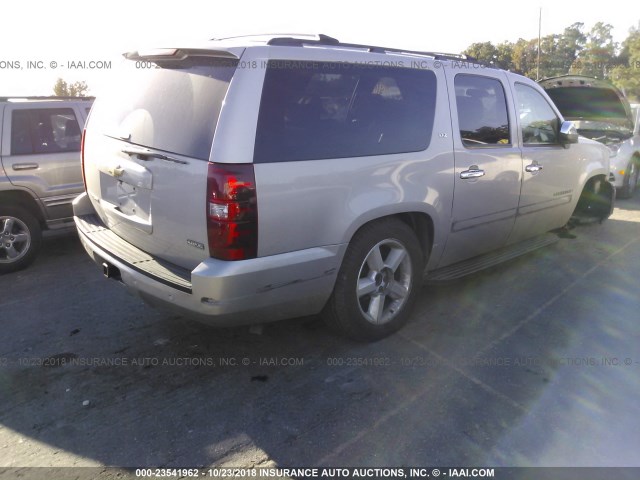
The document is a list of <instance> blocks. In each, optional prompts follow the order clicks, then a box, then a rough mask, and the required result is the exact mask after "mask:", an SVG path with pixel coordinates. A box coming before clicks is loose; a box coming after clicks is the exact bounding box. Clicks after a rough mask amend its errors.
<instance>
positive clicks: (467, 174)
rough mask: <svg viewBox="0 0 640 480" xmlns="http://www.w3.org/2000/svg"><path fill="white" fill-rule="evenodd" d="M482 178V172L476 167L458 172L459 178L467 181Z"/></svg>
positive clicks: (472, 166)
mask: <svg viewBox="0 0 640 480" xmlns="http://www.w3.org/2000/svg"><path fill="white" fill-rule="evenodd" d="M478 177H484V170H480V169H479V168H478V166H477V165H471V166H470V167H469V170H465V171H464V172H460V178H462V179H463V180H467V179H469V178H478Z"/></svg>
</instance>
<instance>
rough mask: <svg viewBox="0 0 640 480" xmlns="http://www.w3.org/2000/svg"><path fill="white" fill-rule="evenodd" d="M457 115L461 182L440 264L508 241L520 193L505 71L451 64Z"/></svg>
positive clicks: (518, 160) (456, 144) (449, 77)
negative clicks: (466, 70)
mask: <svg viewBox="0 0 640 480" xmlns="http://www.w3.org/2000/svg"><path fill="white" fill-rule="evenodd" d="M447 83H448V88H449V97H450V99H451V104H452V108H451V110H452V117H453V121H454V139H453V141H454V153H455V170H454V175H455V186H454V200H453V210H452V222H451V231H450V234H449V239H448V240H447V245H446V248H445V252H444V255H443V258H442V260H441V262H440V266H444V265H447V264H450V263H453V262H456V261H459V260H463V259H465V258H470V257H474V256H476V255H480V254H483V253H485V252H488V251H490V250H493V249H495V248H499V247H500V246H502V245H504V244H505V243H506V241H507V238H508V236H509V234H510V233H511V229H512V227H513V224H514V220H515V215H516V211H517V208H518V198H519V195H520V183H521V179H522V175H521V155H520V149H519V148H518V144H517V137H516V136H515V133H514V128H513V125H514V123H515V122H514V120H513V118H514V111H513V108H512V102H510V101H508V100H507V99H508V97H507V94H508V88H507V87H506V79H505V75H504V72H501V71H499V70H490V69H486V70H485V71H483V72H482V74H481V75H480V74H478V75H476V74H468V73H460V70H459V69H458V70H455V69H447Z"/></svg>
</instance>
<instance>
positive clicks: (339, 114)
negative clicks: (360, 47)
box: [254, 61, 436, 163]
mask: <svg viewBox="0 0 640 480" xmlns="http://www.w3.org/2000/svg"><path fill="white" fill-rule="evenodd" d="M435 99H436V77H435V75H434V73H433V72H431V71H429V70H410V69H406V68H385V67H378V66H367V65H354V64H344V63H322V62H289V61H271V62H269V65H268V68H267V72H266V77H265V82H264V87H263V92H262V101H261V105H260V113H259V116H258V129H257V134H256V145H255V154H254V162H257V163H260V162H263V163H266V162H286V161H296V160H316V159H328V158H342V157H359V156H365V155H384V154H390V153H403V152H415V151H421V150H424V149H426V148H427V147H428V146H429V142H430V140H431V130H432V128H433V119H434V114H435Z"/></svg>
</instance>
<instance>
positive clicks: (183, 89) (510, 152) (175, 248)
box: [74, 35, 614, 340]
mask: <svg viewBox="0 0 640 480" xmlns="http://www.w3.org/2000/svg"><path fill="white" fill-rule="evenodd" d="M126 57H127V58H129V59H131V61H132V65H133V66H135V67H139V68H137V69H136V68H133V69H132V75H131V76H127V77H125V78H123V79H122V83H121V84H120V85H115V86H114V87H113V90H112V93H111V95H109V96H106V97H104V98H98V99H97V101H96V103H95V105H94V108H93V110H92V112H91V115H90V118H89V120H88V123H87V128H86V131H85V135H84V151H83V159H84V160H83V161H84V174H85V180H86V190H87V191H86V193H85V194H83V195H81V196H80V197H79V198H77V199H76V200H75V202H74V213H75V220H76V224H77V227H78V232H79V234H80V238H81V239H82V242H83V244H84V246H85V248H86V249H87V251H88V253H89V254H90V255H91V256H92V258H93V259H94V260H95V261H96V263H98V265H100V266H101V267H102V269H103V273H104V275H105V276H107V277H109V278H112V279H116V280H118V281H121V282H122V283H123V284H124V285H126V286H127V287H129V288H130V289H132V290H134V291H135V292H137V293H138V294H140V296H141V297H142V298H143V299H145V300H146V301H148V302H149V303H151V304H154V305H159V306H162V307H166V308H171V309H173V310H176V311H178V312H181V313H184V314H186V315H188V316H190V317H193V318H198V319H200V320H202V321H204V322H207V323H210V324H214V325H224V324H226V325H229V324H233V325H237V324H246V323H256V322H265V321H270V320H278V319H283V318H288V317H296V316H303V315H310V314H317V313H320V312H324V315H325V318H327V321H328V323H329V324H330V325H331V326H333V327H335V328H337V329H338V330H339V331H340V332H342V333H344V334H346V335H348V336H350V337H353V338H357V339H364V340H375V339H379V338H382V337H384V336H386V335H388V334H390V333H392V332H394V331H395V330H397V329H398V328H400V326H401V325H402V324H403V323H404V322H405V321H406V320H407V317H408V315H409V312H410V309H411V306H412V304H413V302H414V300H415V298H416V296H417V295H418V294H419V292H420V284H421V281H422V279H423V277H424V276H426V275H437V276H438V278H444V277H448V278H451V277H454V276H456V275H460V274H461V273H468V272H471V271H474V270H477V269H478V268H481V267H483V266H488V265H492V264H495V262H497V261H499V260H501V259H504V258H512V256H513V254H514V253H523V252H525V251H530V250H531V249H532V248H535V247H537V246H540V245H541V244H542V243H545V241H538V240H530V239H531V238H532V237H536V236H537V235H540V234H543V233H544V232H547V231H548V230H551V229H555V228H558V227H562V226H563V225H565V224H566V223H567V221H568V220H569V218H570V217H571V215H572V214H573V213H574V211H575V210H576V209H579V210H580V211H581V212H582V213H583V214H584V213H586V214H590V215H594V216H597V217H598V218H601V219H604V218H607V217H608V216H609V215H610V213H611V210H612V208H613V192H614V190H613V187H612V186H611V184H610V183H609V182H608V175H609V150H608V149H607V148H606V147H604V146H603V145H601V144H599V143H597V142H594V141H591V140H587V139H580V140H579V139H578V135H577V133H576V131H575V129H574V128H573V126H572V124H571V123H569V122H564V121H563V118H562V116H561V115H560V113H559V112H558V110H557V109H556V108H555V106H554V105H553V103H552V102H551V101H550V100H549V98H548V97H547V95H546V94H545V93H544V90H542V88H541V87H540V86H539V85H537V84H536V83H535V82H532V81H531V80H529V79H527V78H524V77H521V76H518V75H514V74H511V73H508V72H505V71H502V70H498V69H493V68H488V67H484V66H483V65H480V64H477V63H473V62H471V61H470V60H469V59H466V58H465V57H461V56H450V55H442V54H434V53H429V52H409V51H402V50H395V49H389V48H384V47H374V46H366V45H354V44H344V43H340V42H338V41H337V40H335V39H333V38H331V37H327V36H324V35H320V36H300V37H277V36H275V37H243V38H235V39H227V40H219V41H210V42H206V43H203V44H200V45H192V46H185V47H179V48H169V49H158V50H149V51H140V52H131V53H128V54H126ZM149 66H152V67H153V68H151V69H149V68H142V67H149ZM497 249H502V250H501V252H503V253H502V254H501V255H487V254H488V253H489V252H492V251H495V250H497ZM505 249H506V250H505ZM469 259H471V260H469ZM465 261H466V262H467V263H464V264H463V265H464V268H461V263H460V262H465Z"/></svg>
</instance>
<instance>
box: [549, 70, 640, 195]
mask: <svg viewBox="0 0 640 480" xmlns="http://www.w3.org/2000/svg"><path fill="white" fill-rule="evenodd" d="M540 84H541V85H542V87H543V88H544V89H545V90H546V91H547V94H548V95H549V96H550V97H551V99H552V100H553V101H554V103H555V104H556V106H557V107H558V109H559V110H560V112H562V115H563V116H564V118H566V119H567V120H571V121H573V122H574V124H575V125H576V128H577V129H578V132H579V133H580V135H582V136H584V137H587V138H591V139H593V140H597V141H598V142H601V143H603V144H605V145H606V146H607V147H609V150H610V151H611V173H612V175H613V182H614V184H615V186H616V190H617V192H618V196H619V197H621V198H630V197H631V196H632V195H633V193H634V192H635V190H636V187H637V184H638V176H639V174H640V133H639V130H638V127H639V125H638V111H637V110H636V111H635V113H634V112H633V110H632V109H631V107H630V105H629V102H628V101H627V99H626V98H625V96H624V95H623V93H622V92H621V91H620V90H618V89H617V88H616V87H615V86H613V85H612V84H610V83H609V82H607V81H605V80H599V79H596V78H591V77H585V76H581V75H564V76H561V77H553V78H547V79H544V80H541V81H540Z"/></svg>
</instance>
